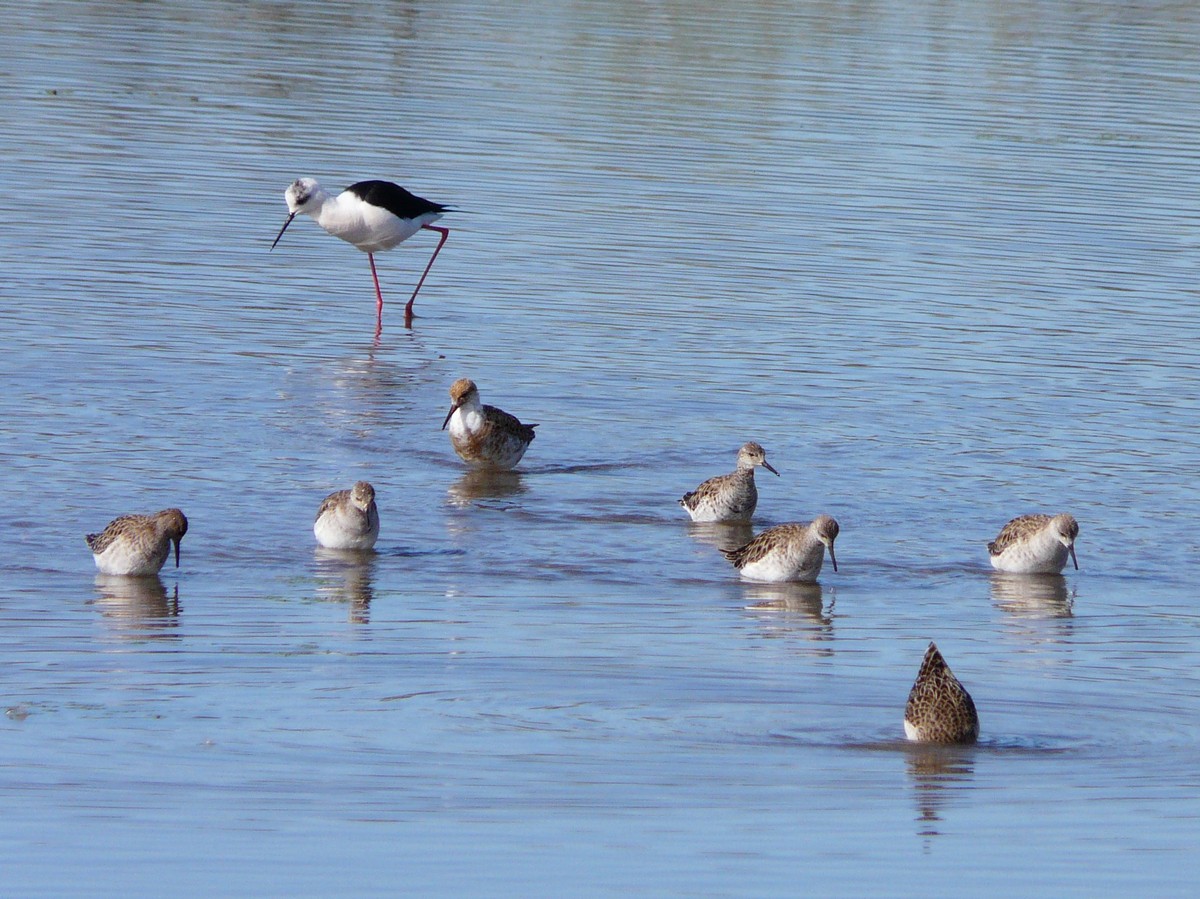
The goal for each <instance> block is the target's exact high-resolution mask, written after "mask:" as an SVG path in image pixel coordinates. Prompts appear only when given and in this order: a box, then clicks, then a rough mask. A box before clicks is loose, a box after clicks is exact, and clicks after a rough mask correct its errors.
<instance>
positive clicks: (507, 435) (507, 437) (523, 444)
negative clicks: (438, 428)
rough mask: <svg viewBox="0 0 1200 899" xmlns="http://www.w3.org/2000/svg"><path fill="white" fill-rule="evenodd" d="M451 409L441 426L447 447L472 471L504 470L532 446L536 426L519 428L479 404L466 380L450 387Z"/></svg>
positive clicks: (475, 391) (493, 409)
mask: <svg viewBox="0 0 1200 899" xmlns="http://www.w3.org/2000/svg"><path fill="white" fill-rule="evenodd" d="M450 399H451V400H452V401H453V405H452V406H451V407H450V411H449V412H447V413H446V420H445V421H444V422H442V430H443V431H444V430H446V426H447V425H449V426H450V443H451V445H453V447H454V451H455V452H456V453H458V457H459V458H460V459H462V460H463V461H464V462H466V463H467V464H468V465H471V466H473V467H475V468H495V469H500V470H507V469H509V468H512V467H513V466H515V465H516V464H517V463H518V462H520V461H521V457H522V456H524V455H525V450H527V449H529V444H530V443H531V442H533V438H534V436H535V435H534V433H533V429H534V428H536V427H537V425H525V424H521V422H520V421H518V420H517V419H516V418H515V417H514V416H512V415H509V414H508V413H507V412H504V411H503V410H501V409H497V408H496V407H495V406H485V405H483V404H482V403H480V402H479V388H478V387H476V386H475V382H474V381H471V380H469V379H467V378H459V379H458V380H457V381H455V382H454V383H453V384H451V385H450Z"/></svg>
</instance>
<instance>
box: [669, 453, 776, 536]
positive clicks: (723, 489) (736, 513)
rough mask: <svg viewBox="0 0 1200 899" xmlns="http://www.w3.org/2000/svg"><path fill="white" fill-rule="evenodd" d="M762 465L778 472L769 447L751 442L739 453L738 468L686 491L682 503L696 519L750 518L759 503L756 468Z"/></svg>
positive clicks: (738, 519)
mask: <svg viewBox="0 0 1200 899" xmlns="http://www.w3.org/2000/svg"><path fill="white" fill-rule="evenodd" d="M758 465H761V466H762V467H763V468H765V469H766V470H767V471H769V472H771V473H773V474H775V475H776V476H778V474H779V472H777V471H775V469H774V468H773V467H771V464H770V463H769V462H767V451H766V450H764V449H763V448H762V447H761V446H759V445H758V444H757V443H747V444H746V445H745V446H743V447H742V448H741V449H740V450H738V454H737V469H736V470H735V471H732V472H730V473H729V474H722V475H717V476H716V477H714V478H709V479H708V480H707V481H705V482H704V483H703V484H701V485H700V486H699V487H697V488H696V489H695V490H693V491H691V492H690V493H685V494H684V495H683V499H681V500H680V501H679V505H681V506H683V508H684V509H685V510H687V513H688V515H690V516H691V517H692V521H749V520H750V518H751V517H752V516H753V515H754V510H755V508H756V507H757V506H758V488H757V487H756V486H755V484H754V469H755V467H756V466H758Z"/></svg>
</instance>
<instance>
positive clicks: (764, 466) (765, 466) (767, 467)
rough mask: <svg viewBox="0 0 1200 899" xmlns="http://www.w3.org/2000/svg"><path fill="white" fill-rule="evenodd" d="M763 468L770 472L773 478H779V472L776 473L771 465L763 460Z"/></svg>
mask: <svg viewBox="0 0 1200 899" xmlns="http://www.w3.org/2000/svg"><path fill="white" fill-rule="evenodd" d="M763 468H765V469H766V470H767V471H769V472H771V474H773V475H775V477H779V472H777V471H776V470H775V469H774V468H772V467H771V463H770V462H768V461H766V460H765V459H764V460H763Z"/></svg>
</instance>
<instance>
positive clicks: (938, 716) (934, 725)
mask: <svg viewBox="0 0 1200 899" xmlns="http://www.w3.org/2000/svg"><path fill="white" fill-rule="evenodd" d="M904 735H905V736H906V737H908V739H910V740H914V741H916V742H918V743H974V742H975V741H976V740H977V739H978V738H979V715H978V714H977V713H976V711H975V703H974V701H972V699H971V694H970V693H968V692H967V690H966V688H965V687H963V685H962V684H960V683H959V682H958V678H957V677H955V676H954V672H952V671H951V670H950V666H949V665H947V664H946V660H945V659H943V658H942V654H941V653H940V652H938V648H937V646H935V645H934V644H933V643H930V644H929V649H927V650H926V651H925V659H924V661H922V662H921V670H920V671H918V672H917V680H916V683H914V684H913V688H912V690H911V691H910V692H909V694H908V703H907V705H905V707H904Z"/></svg>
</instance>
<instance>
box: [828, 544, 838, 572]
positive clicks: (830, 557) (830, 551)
mask: <svg viewBox="0 0 1200 899" xmlns="http://www.w3.org/2000/svg"><path fill="white" fill-rule="evenodd" d="M828 549H829V561H830V562H832V563H833V570H834V571H837V556H835V555H834V554H833V544H832V543H830V544H829V547H828Z"/></svg>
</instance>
